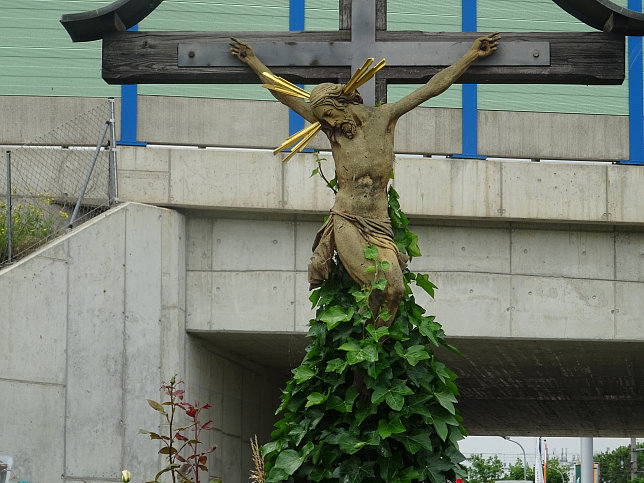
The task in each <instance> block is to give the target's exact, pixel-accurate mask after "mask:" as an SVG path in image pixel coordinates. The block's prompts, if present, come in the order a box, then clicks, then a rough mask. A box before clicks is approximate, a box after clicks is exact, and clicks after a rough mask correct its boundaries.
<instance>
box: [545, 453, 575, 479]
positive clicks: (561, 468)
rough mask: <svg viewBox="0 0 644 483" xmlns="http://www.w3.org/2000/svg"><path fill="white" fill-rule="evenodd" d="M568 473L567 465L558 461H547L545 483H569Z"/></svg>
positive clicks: (568, 467)
mask: <svg viewBox="0 0 644 483" xmlns="http://www.w3.org/2000/svg"><path fill="white" fill-rule="evenodd" d="M569 472H570V466H569V465H568V464H567V463H561V462H560V461H559V460H558V459H549V460H548V470H547V474H546V481H547V483H570V482H569V479H570V473H569ZM562 477H563V481H562V480H561V479H562Z"/></svg>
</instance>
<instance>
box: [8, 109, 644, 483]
mask: <svg viewBox="0 0 644 483" xmlns="http://www.w3.org/2000/svg"><path fill="white" fill-rule="evenodd" d="M223 105H224V107H225V106H226V105H227V104H226V103H225V102H224V104H223ZM217 115H219V116H224V113H221V112H220V113H218V114H217ZM245 119H250V118H245ZM249 122H251V121H249ZM602 122H607V121H605V120H602ZM609 124H610V123H609ZM218 126H219V129H221V131H223V132H219V131H218V132H217V133H216V136H217V137H222V136H226V133H227V134H228V135H231V133H232V132H231V129H232V130H233V131H234V130H235V129H237V127H236V126H230V128H229V127H227V126H226V125H224V124H218ZM189 128H190V126H186V125H182V127H181V129H182V130H185V131H186V132H188V131H189ZM7 129H9V128H7ZM536 129H538V130H540V129H542V128H541V127H538V126H537V127H536ZM401 134H402V137H403V138H404V137H405V136H406V134H405V133H404V132H403V133H401ZM182 135H183V134H181V133H179V134H177V135H176V136H177V137H179V138H180V137H181V136H182ZM204 135H205V132H204ZM3 139H5V140H6V139H8V138H7V137H3ZM3 142H4V143H5V144H9V143H8V142H6V141H3ZM557 142H559V140H555V144H556V143H557ZM269 143H271V144H273V143H272V140H267V141H266V143H265V144H269ZM428 149H430V148H428ZM313 164H314V163H313V159H312V156H311V155H300V156H298V157H297V158H296V159H294V160H292V161H291V162H289V163H288V164H287V165H284V164H282V163H280V162H279V160H278V159H275V158H274V157H273V156H272V155H271V154H270V152H267V151H265V150H238V149H210V148H208V149H204V148H185V147H172V146H164V147H148V148H140V147H137V148H135V147H120V148H119V186H120V197H121V201H122V202H126V201H137V202H142V203H148V204H151V205H157V206H162V207H166V208H170V209H162V208H156V207H153V206H145V205H140V204H137V203H125V204H122V205H121V206H120V207H118V208H117V209H115V210H111V211H109V212H107V213H106V214H104V215H101V216H100V217H99V218H98V219H96V220H95V221H92V222H90V223H88V224H87V225H84V226H81V227H79V228H78V229H76V230H74V231H73V232H72V233H70V234H69V235H67V236H66V237H64V238H62V239H60V240H57V241H55V242H54V243H53V244H52V245H49V246H48V247H46V248H45V249H43V250H42V251H40V252H38V253H36V254H34V255H32V256H30V257H29V258H28V259H27V260H24V261H22V262H19V263H17V264H15V265H14V266H12V267H10V268H8V269H5V270H3V271H2V273H1V274H0V285H2V287H3V290H0V296H2V297H4V298H3V299H2V306H3V307H6V310H5V311H4V312H3V321H4V322H5V323H4V325H3V328H4V329H5V333H4V334H5V336H6V337H3V338H2V339H0V342H1V343H2V344H4V345H2V346H1V347H2V351H1V352H2V353H3V354H5V357H4V358H3V359H0V373H1V374H2V375H3V376H2V377H1V378H0V394H1V395H2V396H1V397H2V401H3V404H4V405H5V406H6V407H12V406H15V405H17V404H22V403H21V401H29V404H30V406H29V408H30V413H33V414H38V417H37V418H36V419H37V426H38V428H39V430H38V431H39V432H38V439H39V441H41V442H42V445H43V450H42V451H41V452H40V453H42V454H43V455H47V456H46V458H45V456H42V457H39V463H38V464H35V465H34V467H42V468H55V469H56V471H58V473H56V474H62V473H64V474H65V475H66V479H67V480H69V481H75V480H77V479H82V478H84V477H86V476H92V478H94V479H95V480H96V481H103V480H107V479H109V478H110V477H111V476H109V475H112V474H113V473H115V474H118V472H119V471H120V469H122V468H124V467H128V465H130V466H131V465H139V466H140V467H141V468H147V467H150V471H152V469H153V468H152V467H153V466H154V465H153V463H154V462H152V463H150V462H146V461H147V460H146V456H145V451H147V450H150V449H151V447H149V446H145V445H137V441H136V437H135V435H134V433H133V432H135V431H136V430H138V428H140V427H150V425H151V424H154V421H153V420H152V419H150V417H149V415H147V413H146V414H144V413H143V412H142V411H141V410H140V409H137V408H138V406H136V404H137V401H139V402H140V401H142V400H143V399H144V398H146V397H151V395H152V396H153V395H154V394H155V391H156V389H157V387H158V381H157V379H159V380H160V379H162V378H166V379H167V378H168V377H169V376H168V373H169V372H179V373H182V374H185V378H186V381H187V382H188V386H189V387H188V389H189V390H190V391H192V393H193V394H195V395H196V397H197V398H199V399H200V400H202V401H206V400H208V401H211V402H214V405H215V408H217V409H216V410H215V411H216V414H215V415H214V419H215V421H216V422H217V421H218V423H216V424H217V426H216V428H217V429H216V431H215V432H214V433H213V435H212V436H211V441H210V442H211V443H216V444H220V445H221V447H222V452H221V453H216V454H215V456H214V458H215V460H214V466H215V467H217V468H222V470H221V473H220V475H224V477H225V479H226V480H229V481H241V475H242V474H244V472H245V471H246V470H247V464H248V463H247V462H249V461H250V457H249V447H248V444H247V440H248V437H250V436H252V434H253V433H254V432H259V433H260V438H261V436H262V435H264V436H265V435H266V432H267V431H268V430H269V429H270V428H269V426H270V421H271V418H272V412H273V408H274V406H275V404H274V401H275V399H276V395H277V388H278V387H279V384H280V382H279V380H280V378H283V377H285V375H286V374H287V373H288V369H289V368H290V367H291V366H293V365H294V364H297V363H298V362H299V359H300V357H301V351H302V348H303V346H304V345H305V343H306V341H305V337H304V333H305V331H306V322H307V321H308V319H309V317H310V315H311V311H310V307H309V305H308V301H307V296H308V290H307V283H306V265H307V262H308V257H309V253H310V244H311V241H312V238H313V235H314V233H315V231H316V230H317V228H318V227H319V225H320V223H321V218H322V216H323V215H324V213H325V212H326V211H327V210H328V208H329V206H330V205H331V202H332V194H331V193H330V192H329V191H328V189H326V188H325V187H324V186H322V182H321V181H320V180H319V179H317V178H314V179H310V178H309V175H310V172H311V170H312V168H313ZM328 171H329V172H330V171H331V169H330V168H329V169H328ZM393 183H394V186H395V187H396V189H397V190H398V191H399V192H400V193H401V204H402V207H403V209H404V210H405V211H406V213H407V214H408V215H409V216H410V219H411V221H412V227H411V228H412V230H414V231H415V232H416V233H417V234H418V235H419V238H420V245H421V250H422V251H423V253H424V256H423V257H422V258H418V259H416V260H414V262H413V269H414V270H416V271H424V272H428V273H429V274H430V276H431V279H432V280H433V281H434V282H435V283H436V284H437V285H438V287H439V290H438V291H437V295H436V300H435V301H429V300H427V299H426V298H425V299H423V298H422V296H419V298H420V302H421V304H422V305H424V306H426V307H427V309H428V311H429V312H430V313H433V314H436V315H437V317H438V319H439V320H440V321H441V323H442V324H443V325H444V327H445V330H446V332H447V334H448V336H449V337H450V340H451V342H452V343H453V344H454V345H456V346H457V347H459V348H460V349H461V351H462V352H463V353H464V357H456V356H453V355H452V354H447V353H445V354H443V355H442V356H443V359H444V360H445V362H446V363H447V364H448V365H449V366H450V367H451V368H452V369H453V370H455V371H456V372H457V373H458V374H459V375H460V385H459V387H460V389H461V393H462V396H461V398H460V406H459V407H460V409H461V411H462V414H463V416H464V418H465V425H466V427H467V429H468V430H469V432H470V434H473V435H477V434H478V435H483V434H507V433H513V434H519V435H530V434H546V433H547V434H549V435H553V436H554V435H567V436H584V435H587V436H591V435H592V436H638V435H641V434H643V433H644V350H643V349H644V315H642V314H643V313H644V215H643V213H644V196H643V195H644V167H634V166H618V165H613V164H608V163H603V164H602V163H593V164H571V163H568V164H565V163H545V162H526V161H519V160H503V161H501V160H462V159H445V158H427V157H410V156H400V157H399V158H398V159H397V162H396V178H395V179H394V181H393ZM186 334H187V335H186ZM31 360H37V361H38V363H37V364H33V363H31V362H29V363H27V362H28V361H31ZM142 371H143V372H145V377H143V379H142V373H143V372H142ZM106 388H107V389H106ZM151 393H152V394H151ZM39 401H47V408H48V409H47V411H44V408H43V407H41V406H40V403H39ZM81 401H85V402H84V403H83V404H81ZM106 401H107V402H106ZM97 405H100V406H101V407H102V408H103V407H104V410H103V411H102V412H101V414H100V415H96V414H95V411H94V409H95V408H96V407H98V406H97ZM93 408H94V409H93ZM52 411H53V412H52ZM47 412H49V413H50V414H55V415H57V416H59V417H55V418H50V417H47V416H46V413H47ZM3 418H4V419H3ZM7 418H9V419H7ZM78 423H82V427H83V432H82V433H81V432H80V431H79V428H78V427H77V425H78ZM0 427H3V428H5V427H6V428H9V429H10V430H9V431H8V432H6V431H3V432H2V434H0V446H2V447H16V448H18V450H19V451H18V453H19V454H21V455H23V459H24V457H26V456H27V455H31V454H34V451H33V447H32V440H33V439H34V438H35V437H36V434H35V433H34V434H28V432H27V433H25V432H24V431H23V430H18V428H17V427H15V422H14V421H13V420H12V418H10V415H8V414H5V415H4V416H1V415H0ZM12 428H13V429H12ZM256 428H260V429H259V430H258V429H256ZM89 430H91V431H97V432H104V431H107V432H109V434H111V435H112V436H113V437H111V438H110V439H109V440H105V441H104V442H103V443H104V444H103V443H101V446H100V448H97V447H92V448H89V447H87V445H84V436H83V435H84V434H86V432H87V431H89ZM17 435H19V436H17ZM9 436H10V437H11V438H13V439H12V440H7V439H6V438H8V437H9ZM61 438H62V439H61ZM61 441H64V445H63V444H62V443H61ZM133 445H134V446H133ZM46 446H48V447H56V448H57V451H55V452H53V453H52V452H48V451H46V450H45V447H46ZM65 447H66V448H67V450H65V449H64V448H65ZM20 448H22V449H20ZM97 449H100V451H98V453H100V455H101V456H100V457H99V456H97ZM65 451H67V453H65ZM72 452H73V454H74V455H75V456H77V458H74V459H71V458H70V457H69V456H66V454H68V455H69V454H72ZM146 465H147V466H146ZM23 474H25V475H26V476H28V477H29V478H30V479H31V480H34V481H40V480H43V478H44V479H47V477H44V476H43V475H41V474H40V473H33V474H31V475H30V474H29V473H28V472H23Z"/></svg>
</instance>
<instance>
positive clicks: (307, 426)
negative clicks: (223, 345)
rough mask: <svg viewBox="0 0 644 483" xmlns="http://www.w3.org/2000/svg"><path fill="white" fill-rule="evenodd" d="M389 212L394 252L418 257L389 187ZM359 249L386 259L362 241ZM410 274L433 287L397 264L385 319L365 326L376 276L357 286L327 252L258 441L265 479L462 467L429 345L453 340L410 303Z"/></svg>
mask: <svg viewBox="0 0 644 483" xmlns="http://www.w3.org/2000/svg"><path fill="white" fill-rule="evenodd" d="M389 214H390V218H391V222H392V227H393V229H394V239H395V241H396V244H397V245H398V247H399V249H400V251H401V252H402V253H406V254H408V255H409V256H410V258H411V257H416V256H420V250H419V249H418V244H417V241H418V237H417V236H416V235H414V234H413V233H411V232H410V231H409V230H408V228H407V225H408V224H409V221H408V220H407V217H406V216H405V215H404V213H403V212H402V211H401V210H400V205H399V203H398V194H397V193H396V192H395V191H394V190H393V188H390V190H389ZM365 256H367V258H372V259H374V261H375V262H376V263H379V264H382V263H386V262H379V261H378V260H377V250H373V249H372V247H369V246H367V247H366V248H365ZM380 268H382V269H386V268H387V267H386V266H384V265H380ZM413 283H415V284H416V285H417V286H418V287H420V288H421V289H423V290H425V291H426V292H427V293H428V294H429V295H430V296H432V297H433V296H434V289H435V288H436V287H435V286H434V285H433V284H432V283H431V282H430V281H429V278H428V277H427V275H424V274H415V273H412V272H408V273H406V274H405V286H406V295H405V297H404V298H403V300H402V302H401V304H400V307H399V310H398V313H397V314H396V317H395V320H393V321H391V324H390V325H389V327H386V326H383V327H380V328H378V329H375V328H374V326H373V324H372V323H371V322H370V321H371V320H372V314H371V311H370V308H369V303H368V299H369V295H370V293H371V290H374V289H382V288H384V284H385V280H384V279H380V280H374V282H373V284H372V286H371V287H360V286H358V285H357V284H356V283H355V282H354V281H353V279H352V278H351V277H350V276H349V275H348V274H347V272H346V271H345V269H344V268H343V266H342V264H341V263H340V261H339V260H333V261H332V263H331V270H330V276H329V278H328V280H327V281H326V282H325V283H324V284H323V285H322V286H321V287H320V288H318V289H316V290H315V291H314V292H312V294H311V296H310V300H311V302H312V304H313V307H314V308H315V309H316V315H315V318H314V319H312V320H311V321H310V323H309V325H310V329H309V332H308V337H309V338H310V344H309V345H308V347H307V349H306V355H305V356H304V359H303V361H302V363H301V365H299V366H298V367H296V368H295V369H293V371H292V372H293V377H292V378H291V379H290V380H289V381H288V383H287V385H286V388H285V389H284V390H283V395H282V397H281V405H280V407H279V408H278V410H277V414H280V415H281V419H280V420H279V421H278V422H277V423H276V425H275V430H274V431H273V433H272V434H271V440H270V441H269V442H268V443H267V444H265V445H264V446H263V447H262V454H263V456H264V459H265V471H266V480H265V481H272V482H277V481H287V482H309V481H315V482H326V481H341V482H352V483H354V482H355V483H358V482H387V483H397V482H400V483H403V482H412V481H431V482H433V483H446V482H447V481H454V479H455V478H456V477H457V476H462V474H463V471H462V468H461V466H460V463H461V462H462V461H463V460H464V457H463V456H462V455H461V453H460V452H459V451H458V446H457V442H458V441H459V440H460V439H462V438H463V436H464V435H465V434H466V433H465V430H464V428H463V426H462V424H461V422H462V418H461V417H460V416H459V414H458V412H457V410H456V407H455V404H456V397H457V396H458V389H457V387H456V384H455V383H454V380H455V379H456V375H455V374H454V373H453V372H451V371H450V370H449V369H448V368H447V367H446V366H445V365H444V364H443V363H442V362H441V361H439V360H438V358H437V357H436V354H435V352H434V348H436V347H438V346H444V347H447V348H449V349H450V350H454V351H455V350H456V349H454V348H453V347H452V346H451V345H449V344H448V343H447V341H446V339H445V333H444V331H443V329H442V327H441V325H440V324H439V323H438V322H437V321H436V320H435V319H434V317H433V316H429V315H426V314H425V310H424V309H423V308H422V307H420V306H419V305H418V304H416V302H415V300H414V295H413V293H412V289H411V284H413Z"/></svg>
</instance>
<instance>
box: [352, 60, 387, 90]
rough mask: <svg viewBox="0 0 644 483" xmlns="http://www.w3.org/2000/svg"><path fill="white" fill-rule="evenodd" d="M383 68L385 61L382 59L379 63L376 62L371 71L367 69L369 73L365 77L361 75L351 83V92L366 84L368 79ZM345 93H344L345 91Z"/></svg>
mask: <svg viewBox="0 0 644 483" xmlns="http://www.w3.org/2000/svg"><path fill="white" fill-rule="evenodd" d="M384 66H385V59H382V60H381V61H380V62H378V63H377V64H376V65H374V66H373V67H372V68H371V69H369V72H367V73H366V74H365V75H363V76H362V77H361V78H360V79H358V80H356V81H355V82H354V83H353V86H352V90H356V89H357V88H358V87H360V86H361V85H362V84H364V83H365V82H367V81H368V80H369V79H371V78H372V77H373V76H374V75H376V72H378V71H379V70H380V69H382V68H383V67H384ZM345 92H346V91H345Z"/></svg>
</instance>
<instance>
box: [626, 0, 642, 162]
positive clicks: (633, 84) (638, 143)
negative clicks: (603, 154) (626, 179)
mask: <svg viewBox="0 0 644 483" xmlns="http://www.w3.org/2000/svg"><path fill="white" fill-rule="evenodd" d="M628 8H629V9H631V10H634V11H636V12H641V11H642V0H628ZM643 83H644V76H643V74H642V37H629V38H628V139H629V143H628V144H629V154H628V155H629V159H628V161H622V164H639V165H644V96H643V93H642V85H643Z"/></svg>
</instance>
